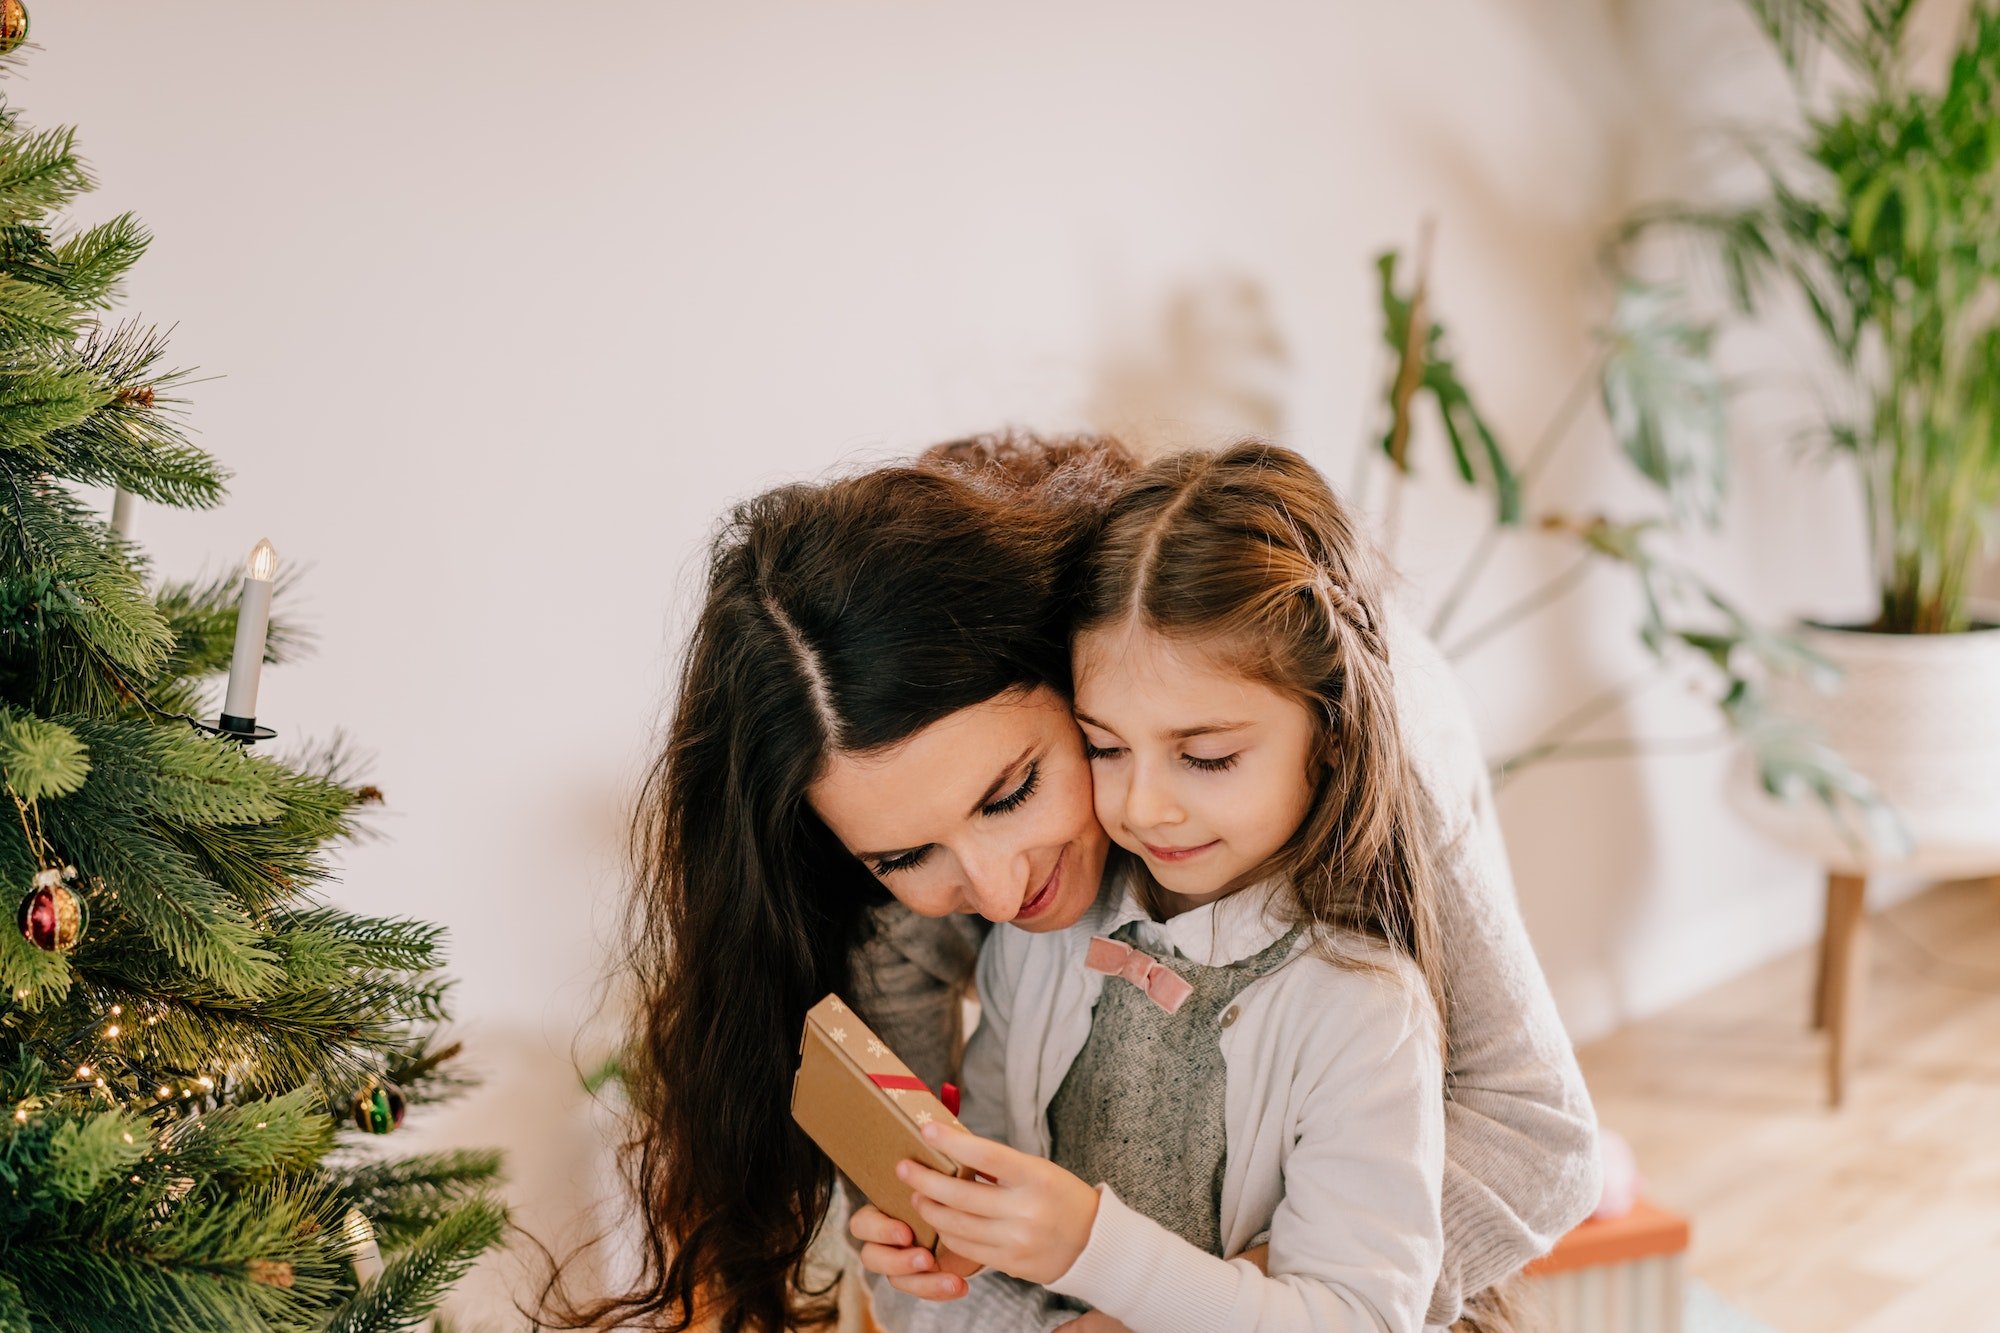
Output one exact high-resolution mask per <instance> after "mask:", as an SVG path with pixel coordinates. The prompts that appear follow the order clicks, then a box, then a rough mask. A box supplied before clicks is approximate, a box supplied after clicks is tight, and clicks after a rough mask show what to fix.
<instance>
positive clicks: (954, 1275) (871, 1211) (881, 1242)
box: [847, 1203, 981, 1301]
mask: <svg viewBox="0 0 2000 1333" xmlns="http://www.w3.org/2000/svg"><path fill="white" fill-rule="evenodd" d="M847 1230H848V1233H849V1234H850V1235H852V1236H853V1237H854V1239H856V1240H858V1241H860V1242H861V1266H862V1267H863V1268H865V1269H867V1270H868V1271H869V1272H871V1273H880V1274H881V1275H882V1276H883V1277H886V1278H888V1279H889V1285H890V1286H892V1287H894V1288H895V1289H896V1290H897V1291H900V1292H903V1293H904V1294H906V1295H910V1296H916V1297H918V1298H920V1299H922V1300H926V1301H955V1300H957V1299H958V1298H959V1297H961V1296H963V1295H965V1293H966V1290H967V1288H966V1282H965V1280H966V1279H967V1278H969V1277H971V1276H972V1275H973V1274H974V1273H977V1272H978V1271H979V1269H980V1267H981V1265H979V1264H976V1263H973V1262H971V1261H970V1260H968V1259H965V1258H962V1257H961V1256H959V1255H956V1254H953V1253H952V1252H951V1250H950V1249H948V1248H947V1247H945V1246H943V1245H939V1246H938V1252H937V1254H936V1255H935V1256H933V1255H932V1254H931V1252H930V1251H929V1250H926V1249H924V1248H923V1247H922V1246H920V1245H918V1244H917V1243H916V1237H915V1236H913V1235H912V1234H911V1233H910V1228H909V1227H908V1226H907V1225H905V1224H904V1223H901V1222H898V1221H897V1220H896V1219H895V1218H893V1217H891V1216H889V1215H888V1214H887V1213H885V1212H883V1211H882V1210H881V1209H879V1208H877V1207H876V1206H875V1205H874V1204H872V1203H870V1204H863V1205H862V1206H861V1207H860V1208H858V1209H856V1210H855V1212H854V1215H853V1216H852V1217H850V1218H848V1219H847Z"/></svg>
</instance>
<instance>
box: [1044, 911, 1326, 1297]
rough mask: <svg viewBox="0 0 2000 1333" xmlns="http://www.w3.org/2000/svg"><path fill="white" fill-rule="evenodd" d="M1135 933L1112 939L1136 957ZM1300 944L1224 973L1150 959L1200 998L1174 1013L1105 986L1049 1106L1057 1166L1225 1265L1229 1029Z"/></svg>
mask: <svg viewBox="0 0 2000 1333" xmlns="http://www.w3.org/2000/svg"><path fill="white" fill-rule="evenodd" d="M1139 926H1140V923H1139V922H1136V921H1134V922H1130V923H1128V924H1126V925H1124V926H1121V927H1120V928H1119V929H1118V930H1116V931H1114V932H1113V933H1112V935H1111V938H1112V939H1114V940H1117V941H1118V942H1119V943H1121V944H1129V945H1132V946H1133V947H1134V948H1137V947H1139V945H1138V944H1137V939H1138V934H1139ZM1298 937H1299V928H1298V927H1297V926H1294V927H1292V929H1291V930H1289V931H1287V932H1286V933H1285V934H1284V935H1283V936H1282V937H1281V938H1279V939H1278V940H1277V941H1276V942H1275V943H1273V944H1271V945H1270V946H1269V947H1267V948H1265V949H1264V950H1262V951H1261V952H1259V953H1256V954H1253V955H1252V956H1251V957H1248V958H1244V959H1240V960H1239V961H1237V962H1234V963H1229V964H1226V965H1224V966H1221V967H1208V966H1206V965H1204V964H1201V963H1197V962H1194V961H1193V960H1192V959H1190V958H1188V957H1187V956H1186V955H1184V954H1182V953H1181V952H1180V951H1179V950H1178V949H1176V950H1174V951H1173V953H1172V954H1171V956H1162V955H1160V954H1154V957H1156V958H1158V959H1159V961H1160V962H1161V963H1164V964H1165V965H1166V966H1168V967H1170V968H1172V969H1173V970H1174V972H1175V973H1177V974H1178V975H1179V976H1180V977H1182V978H1183V979H1184V980H1185V981H1187V982H1188V984H1189V985H1191V986H1192V987H1193V988H1194V990H1193V993H1192V994H1190V995H1189V996H1188V998H1187V999H1186V1000H1185V1001H1184V1002H1182V1004H1181V1006H1180V1008H1179V1009H1177V1010H1176V1011H1175V1012H1173V1013H1171V1014H1170V1013H1168V1012H1167V1011H1166V1010H1164V1009H1162V1008H1160V1006H1159V1005H1157V1004H1155V1003H1154V1002H1153V1001H1152V999H1151V998H1150V997H1149V996H1148V995H1147V994H1146V992H1145V991H1143V990H1141V989H1140V988H1139V987H1137V986H1135V985H1133V984H1131V983H1130V982H1128V981H1126V980H1124V979H1123V978H1120V977H1106V978H1105V981H1104V992H1103V994H1101V995H1100V996H1099V997H1098V1000H1097V1007H1096V1008H1095V1009H1094V1010H1092V1012H1091V1021H1090V1036H1089V1037H1088V1038H1087V1039H1086V1040H1085V1041H1084V1044H1083V1049H1082V1050H1081V1051H1080V1052H1078V1053H1077V1057H1076V1063H1074V1064H1072V1065H1071V1066H1070V1068H1069V1073H1068V1074H1067V1075H1065V1076H1064V1078H1063V1081H1062V1086H1061V1087H1059V1088H1058V1089H1057V1090H1056V1095H1055V1100H1053V1101H1052V1102H1050V1103H1049V1134H1050V1139H1051V1149H1052V1151H1051V1153H1050V1157H1051V1158H1052V1159H1053V1160H1054V1161H1055V1162H1056V1164H1057V1165H1059V1166H1061V1167H1063V1168H1065V1169H1066V1170H1068V1171H1070V1172H1072V1173H1074V1174H1075V1175H1076V1176H1078V1177H1080V1178H1081V1179H1083V1180H1085V1181H1088V1182H1089V1183H1090V1184H1093V1185H1097V1184H1104V1185H1109V1186H1110V1187H1111V1190H1112V1192H1113V1193H1114V1194H1116V1195H1117V1196H1118V1198H1119V1199H1120V1200H1121V1201H1122V1202H1124V1203H1125V1204H1126V1205H1127V1206H1128V1207H1130V1208H1132V1209H1134V1210H1136V1211H1137V1212H1140V1213H1143V1214H1145V1215H1146V1216H1147V1217H1150V1218H1152V1219H1153V1220H1154V1221H1155V1222H1158V1223H1159V1224H1160V1225H1161V1226H1164V1227H1166V1228H1167V1229H1168V1230H1170V1231H1173V1232H1175V1233H1176V1234H1178V1235H1179V1236H1181V1237H1182V1238H1183V1239H1184V1240H1186V1241H1188V1242H1189V1243H1190V1244H1192V1245H1195V1246H1197V1247H1199V1248H1201V1249H1204V1250H1206V1251H1208V1252H1209V1253H1210V1254H1213V1255H1217V1256H1222V1172H1223V1165H1224V1158H1225V1154H1226V1150H1227V1147H1228V1144H1227V1140H1226V1139H1225V1137H1224V1127H1223V1107H1224V1097H1223V1093H1224V1080H1225V1078H1226V1076H1227V1071H1226V1070H1225V1068H1224V1066H1223V1062H1222V1029H1223V1028H1224V1027H1225V1026H1227V1025H1228V1022H1229V1021H1230V1020H1231V1019H1233V1017H1234V1015H1233V1014H1232V1013H1231V1012H1230V1005H1231V1004H1232V1003H1233V1002H1234V1001H1235V999H1236V997H1237V996H1238V995H1239V994H1241V993H1242V991H1243V989H1244V987H1246V986H1248V985H1249V984H1250V983H1251V982H1253V981H1255V980H1257V978H1259V977H1261V976H1264V975H1266V974H1267V973H1269V972H1271V971H1272V970H1273V969H1275V968H1276V967H1277V966H1278V965H1279V964H1280V963H1283V962H1284V961H1285V959H1287V958H1288V957H1290V956H1291V953H1292V945H1293V943H1294V941H1296V940H1297V939H1298ZM1149 952H1150V951H1149ZM1224 1257H1226V1256H1224Z"/></svg>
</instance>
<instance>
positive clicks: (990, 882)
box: [962, 853, 1027, 921]
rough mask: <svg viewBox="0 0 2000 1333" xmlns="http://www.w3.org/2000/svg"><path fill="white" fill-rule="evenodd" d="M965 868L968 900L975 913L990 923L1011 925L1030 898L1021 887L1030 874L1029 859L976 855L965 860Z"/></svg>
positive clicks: (1006, 855) (1002, 855)
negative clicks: (1028, 871)
mask: <svg viewBox="0 0 2000 1333" xmlns="http://www.w3.org/2000/svg"><path fill="white" fill-rule="evenodd" d="M962 864H963V866H964V868H965V897H966V901H967V902H969V903H970V904H971V905H972V909H973V910H974V911H975V912H978V913H979V915H981V916H983V917H985V918H986V919H987V920H988V921H1012V920H1013V919H1014V917H1015V915H1016V914H1017V913H1019V912H1020V910H1021V903H1022V902H1023V901H1024V900H1025V899H1026V898H1027V894H1026V893H1025V892H1024V891H1023V889H1022V884H1023V883H1024V881H1025V879H1026V874H1027V858H1026V857H1025V856H1013V855H1011V854H1005V853H1000V854H988V855H984V856H982V855H979V854H977V853H975V854H973V855H968V856H966V857H964V858H963V859H962Z"/></svg>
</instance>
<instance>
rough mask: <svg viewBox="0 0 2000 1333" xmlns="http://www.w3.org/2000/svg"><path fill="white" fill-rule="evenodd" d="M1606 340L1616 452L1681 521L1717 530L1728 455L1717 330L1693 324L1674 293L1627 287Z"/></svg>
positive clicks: (1608, 406) (1608, 407)
mask: <svg viewBox="0 0 2000 1333" xmlns="http://www.w3.org/2000/svg"><path fill="white" fill-rule="evenodd" d="M1605 339H1606V344H1607V347H1606V356H1605V362H1604V412H1605V415H1606V416H1607V417H1608V418H1609V419H1610V422H1611V433H1612V435H1613V436H1614V437H1615V438H1616V439H1617V441H1618V447H1619V448H1620V449H1622V450H1623V451H1624V453H1625V456H1626V457H1627V458H1629V459H1631V460H1632V464H1633V466H1634V467H1637V468H1638V469H1639V471H1640V472H1641V473H1642V474H1643V475H1644V476H1645V477H1646V478H1647V480H1649V481H1651V482H1652V483H1653V484H1654V485H1656V486H1658V487H1659V488H1660V489H1661V490H1662V491H1664V492H1665V493H1666V496H1667V500H1668V502H1669V503H1670V504H1671V505H1672V506H1673V509H1674V513H1675V514H1676V515H1678V516H1679V517H1680V518H1682V519H1683V520H1686V521H1692V522H1699V523H1701V524H1703V525H1705V526H1707V527H1711V528H1712V527H1714V526H1715V525H1716V524H1717V523H1718V522H1719V521H1720V520H1721V518H1722V498H1723V493H1724V490H1725V488H1726V487H1727V484H1728V480H1729V455H1728V448H1727V446H1728V434H1727V430H1726V428H1725V420H1724V410H1723V408H1724V403H1723V386H1722V377H1721V376H1720V375H1719V374H1717V373H1716V369H1715V365H1714V363H1713V362H1712V361H1711V360H1710V359H1709V344H1710V342H1711V341H1712V332H1711V330H1710V329H1708V328H1707V327H1705V326H1702V325H1697V324H1694V323H1691V322H1689V321H1688V320H1687V319H1686V318H1685V316H1684V315H1683V314H1682V312H1681V308H1680V305H1679V301H1678V299H1677V298H1676V297H1675V295H1674V294H1673V293H1672V292H1669V291H1667V290H1665V289H1663V288H1658V287H1645V286H1640V285H1637V284H1627V285H1626V287H1625V288H1624V290H1623V291H1622V292H1621V293H1620V295H1619V298H1618V306H1617V309H1616V310H1615V311H1613V313H1612V317H1611V324H1610V326H1609V327H1608V328H1607V329H1606V330H1605Z"/></svg>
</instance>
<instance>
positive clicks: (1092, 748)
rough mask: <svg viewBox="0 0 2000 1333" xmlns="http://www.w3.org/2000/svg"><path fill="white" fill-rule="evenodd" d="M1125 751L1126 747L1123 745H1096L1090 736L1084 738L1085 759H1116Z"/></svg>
mask: <svg viewBox="0 0 2000 1333" xmlns="http://www.w3.org/2000/svg"><path fill="white" fill-rule="evenodd" d="M1124 753H1125V747H1124V746H1122V745H1096V744H1093V743H1092V742H1091V740H1090V738H1089V737H1085V738H1084V742H1083V757H1084V758H1085V759H1116V758H1117V757H1118V756H1119V755H1121V754H1124Z"/></svg>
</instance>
